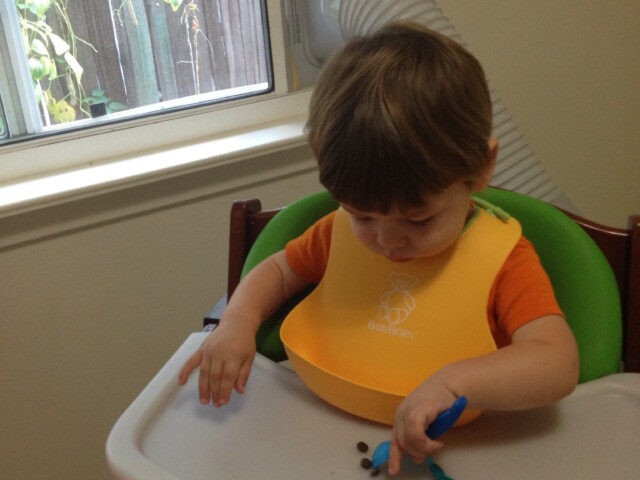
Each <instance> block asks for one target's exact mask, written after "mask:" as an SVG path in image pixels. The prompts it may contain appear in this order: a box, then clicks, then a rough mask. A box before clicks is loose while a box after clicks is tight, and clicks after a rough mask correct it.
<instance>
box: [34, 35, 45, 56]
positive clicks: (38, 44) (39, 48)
mask: <svg viewBox="0 0 640 480" xmlns="http://www.w3.org/2000/svg"><path fill="white" fill-rule="evenodd" d="M30 48H31V51H32V52H34V53H37V54H38V55H42V56H43V57H48V56H49V50H47V46H46V45H45V44H44V42H43V41H42V40H40V39H39V38H34V39H33V42H31V46H30Z"/></svg>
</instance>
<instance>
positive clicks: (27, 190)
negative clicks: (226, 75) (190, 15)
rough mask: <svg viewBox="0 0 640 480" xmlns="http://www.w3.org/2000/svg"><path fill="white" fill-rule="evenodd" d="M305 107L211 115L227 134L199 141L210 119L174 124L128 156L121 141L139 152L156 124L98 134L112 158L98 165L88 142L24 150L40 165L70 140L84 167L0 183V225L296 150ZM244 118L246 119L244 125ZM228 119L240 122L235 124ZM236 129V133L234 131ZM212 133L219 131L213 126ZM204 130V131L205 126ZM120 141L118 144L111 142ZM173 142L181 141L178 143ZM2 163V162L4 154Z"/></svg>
mask: <svg viewBox="0 0 640 480" xmlns="http://www.w3.org/2000/svg"><path fill="white" fill-rule="evenodd" d="M307 103H308V96H307V94H298V95H289V96H285V97H281V98H273V99H270V100H267V101H262V102H255V103H252V104H250V105H244V106H243V107H242V108H240V109H238V110H237V111H236V113H233V112H232V110H235V109H224V110H219V111H217V112H214V113H212V117H213V118H214V119H215V120H213V121H215V122H217V123H218V125H219V122H220V121H222V122H224V125H225V126H226V127H228V130H227V131H226V132H223V133H219V134H214V135H208V136H207V138H206V139H205V140H203V139H202V132H201V130H198V128H200V129H204V130H205V131H206V130H207V127H206V125H207V121H212V120H209V119H208V117H206V116H202V117H201V118H200V119H198V121H197V122H195V123H197V124H198V125H197V127H196V128H192V127H193V124H194V120H193V118H192V119H188V118H187V119H182V120H181V121H188V120H191V123H190V124H189V128H187V129H184V128H182V127H184V126H181V129H180V131H179V132H175V131H174V132H172V133H169V134H168V137H165V138H164V140H165V146H163V147H160V148H157V149H155V150H153V151H148V150H147V151H145V152H142V153H140V152H133V153H131V148H130V147H127V145H128V143H127V142H130V143H131V144H132V145H136V144H137V145H139V144H140V137H142V136H145V135H147V136H148V135H149V134H151V135H155V136H158V135H162V134H161V133H159V132H160V130H159V127H157V126H156V125H147V126H143V127H142V128H141V129H140V130H141V131H140V132H136V134H133V132H132V131H133V130H134V128H130V129H125V130H121V131H119V132H109V133H107V134H105V135H103V137H105V138H103V139H102V141H104V140H105V139H106V140H107V141H109V138H110V139H111V140H110V141H111V142H112V143H113V142H116V143H115V144H114V145H113V149H111V148H110V149H109V150H112V151H114V152H116V155H115V157H112V158H107V159H100V158H99V157H96V152H95V151H93V150H92V149H90V150H87V149H86V147H87V145H91V142H87V140H88V138H82V139H78V140H70V141H69V142H68V145H65V142H59V143H57V144H50V145H41V146H39V147H36V148H35V149H24V150H23V151H20V152H18V154H19V155H22V156H23V157H31V158H34V157H36V158H39V159H43V157H47V156H49V153H50V152H53V154H55V153H56V152H57V151H58V150H60V151H62V152H66V151H67V150H69V147H70V146H71V145H72V144H73V142H76V141H77V142H79V146H76V147H75V149H76V150H84V152H82V154H83V157H84V158H86V160H84V161H82V162H79V163H78V164H77V165H75V166H71V167H67V168H65V169H63V170H58V171H55V172H50V173H45V174H40V175H37V174H36V175H26V176H22V177H18V178H17V179H15V180H9V181H6V182H5V183H3V184H0V218H3V217H9V216H12V215H16V214H20V213H25V212H28V211H32V210H36V209H40V208H45V207H49V206H52V205H57V204H60V203H64V202H68V201H74V200H78V199H80V198H86V197H90V196H93V195H98V194H101V193H105V192H109V191H114V190H118V189H122V188H127V187H131V186H135V185H141V184H144V183H149V182H152V181H157V180H161V179H166V178H169V177H172V176H177V175H184V174H187V173H192V172H196V171H199V170H203V169H207V168H211V167H213V166H215V165H221V164H227V163H231V162H235V161H240V160H242V159H246V158H249V157H253V156H258V155H262V154H267V153H272V152H275V151H279V150H283V149H286V148H293V147H296V146H299V145H303V144H304V143H305V139H304V135H303V127H304V122H305V121H306V108H307ZM247 112H251V115H250V118H249V119H247ZM235 117H241V118H240V119H239V120H236V119H235ZM242 117H243V118H242ZM221 119H222V120H221ZM273 119H275V120H273ZM202 124H204V126H203V125H202ZM241 124H244V127H243V126H238V125H241ZM145 128H146V129H147V131H145V130H144V129H145ZM217 129H218V130H220V128H219V127H218V128H217ZM208 130H209V131H211V130H212V128H211V126H210V125H209V127H208ZM187 131H188V133H189V134H191V135H196V136H197V135H200V138H199V139H196V140H192V141H188V142H187V143H186V144H185V142H184V136H186V135H185V133H187ZM118 135H120V136H119V137H118ZM131 137H134V138H133V140H132V139H131ZM120 138H122V139H123V144H118V143H117V142H119V139H120ZM180 138H182V139H183V141H182V142H179V141H178V139H180ZM89 140H90V139H89ZM91 141H92V142H93V141H95V140H91ZM82 142H84V143H82ZM157 143H160V142H159V141H157ZM125 148H129V152H130V153H128V154H123V153H121V152H122V151H124V149H125ZM30 152H33V154H30ZM3 157H5V158H6V156H5V155H3ZM96 158H97V159H96ZM45 159H46V158H45ZM4 160H5V159H3V161H4Z"/></svg>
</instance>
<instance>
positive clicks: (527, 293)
mask: <svg viewBox="0 0 640 480" xmlns="http://www.w3.org/2000/svg"><path fill="white" fill-rule="evenodd" d="M487 308H488V312H487V313H488V316H489V324H490V326H491V331H492V333H493V337H494V338H495V340H496V343H497V345H498V347H502V346H504V345H508V344H509V343H511V341H510V339H511V335H513V332H515V331H516V330H517V329H518V328H520V327H522V326H523V325H525V324H527V323H528V322H530V321H532V320H535V319H537V318H540V317H543V316H545V315H561V316H564V314H563V313H562V310H561V309H560V306H559V305H558V302H557V300H556V297H555V294H554V292H553V286H552V285H551V280H549V276H548V275H547V272H545V271H544V268H543V267H542V264H541V263H540V259H539V257H538V254H537V253H536V251H535V248H534V247H533V244H532V243H531V242H530V241H529V240H527V239H526V238H524V237H522V238H521V239H520V240H519V241H518V243H517V244H516V246H515V247H514V249H513V251H512V252H511V254H510V255H509V257H508V258H507V260H506V261H505V263H504V265H503V267H502V269H501V270H500V272H498V276H497V277H496V280H495V282H494V284H493V286H492V288H491V293H490V295H489V305H488V307H487Z"/></svg>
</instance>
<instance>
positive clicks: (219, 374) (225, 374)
mask: <svg viewBox="0 0 640 480" xmlns="http://www.w3.org/2000/svg"><path fill="white" fill-rule="evenodd" d="M239 369H240V367H239V365H238V364H237V363H236V362H225V363H224V364H222V366H221V368H220V369H217V370H216V371H215V372H211V385H212V388H211V393H212V396H213V403H214V405H215V406H216V407H221V406H222V405H226V404H227V403H229V399H230V398H231V391H232V390H233V387H234V385H235V384H236V380H237V379H238V372H239Z"/></svg>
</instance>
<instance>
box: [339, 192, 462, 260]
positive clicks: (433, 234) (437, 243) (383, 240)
mask: <svg viewBox="0 0 640 480" xmlns="http://www.w3.org/2000/svg"><path fill="white" fill-rule="evenodd" d="M473 191H474V189H473V188H472V187H471V186H470V185H469V184H467V183H466V182H462V181H460V182H456V183H454V184H453V185H451V186H450V187H448V188H447V189H445V190H444V191H442V192H441V193H439V194H437V195H431V196H428V197H426V198H425V203H424V206H422V207H418V208H412V209H410V210H407V211H397V210H396V211H393V212H391V213H389V214H384V215H382V214H379V213H376V212H361V211H358V210H355V209H354V208H352V207H350V206H349V205H346V204H342V207H343V208H344V209H345V210H346V211H347V213H348V214H349V219H350V221H351V227H352V228H353V232H354V233H355V235H356V237H357V238H358V240H360V241H361V242H362V243H363V244H364V245H365V246H366V247H367V248H369V249H370V250H372V251H373V252H375V253H377V254H378V255H382V256H384V257H387V258H388V259H389V260H393V261H394V262H404V261H408V260H412V259H414V258H424V257H431V256H434V255H437V254H438V253H440V252H442V251H444V250H445V249H447V248H448V247H449V246H451V245H452V244H453V243H454V242H455V241H456V239H457V238H458V237H459V236H460V234H461V233H462V229H463V228H464V225H465V223H466V222H467V219H468V218H469V216H470V215H471V213H472V209H471V207H470V199H471V194H472V192H473Z"/></svg>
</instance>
